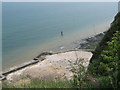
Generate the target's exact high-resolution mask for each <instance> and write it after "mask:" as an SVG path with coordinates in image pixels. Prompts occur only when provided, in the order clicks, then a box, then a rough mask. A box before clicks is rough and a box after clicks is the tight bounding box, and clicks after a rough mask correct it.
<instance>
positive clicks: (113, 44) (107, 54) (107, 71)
mask: <svg viewBox="0 0 120 90" xmlns="http://www.w3.org/2000/svg"><path fill="white" fill-rule="evenodd" d="M107 44H108V47H107V48H106V50H103V51H102V52H101V61H99V62H93V63H92V65H91V66H90V68H89V70H90V71H91V72H92V74H96V75H100V76H101V77H102V76H105V77H104V78H101V77H100V81H101V87H109V88H111V87H112V88H117V87H118V86H119V83H120V78H118V75H120V58H119V57H120V56H119V55H120V53H119V51H120V31H116V33H115V34H113V37H112V40H111V41H109V42H107ZM106 82H107V84H106Z"/></svg>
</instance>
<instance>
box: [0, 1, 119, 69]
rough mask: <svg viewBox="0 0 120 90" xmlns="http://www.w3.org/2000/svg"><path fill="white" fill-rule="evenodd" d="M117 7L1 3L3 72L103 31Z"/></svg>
mask: <svg viewBox="0 0 120 90" xmlns="http://www.w3.org/2000/svg"><path fill="white" fill-rule="evenodd" d="M117 5H118V3H117V2H3V3H2V69H3V71H4V70H7V69H10V68H11V67H14V66H16V65H18V64H22V63H24V62H27V61H30V60H32V59H33V58H34V57H36V56H37V55H39V54H40V53H41V52H44V51H51V52H56V51H60V50H70V49H73V47H74V45H73V44H72V43H74V42H76V41H78V40H80V39H82V38H85V37H89V36H91V35H95V34H96V33H100V32H103V31H105V30H107V29H108V28H109V27H110V23H111V22H112V21H113V20H114V16H115V15H116V14H117V12H118V6H117ZM61 32H62V33H63V35H61ZM72 45H73V46H72Z"/></svg>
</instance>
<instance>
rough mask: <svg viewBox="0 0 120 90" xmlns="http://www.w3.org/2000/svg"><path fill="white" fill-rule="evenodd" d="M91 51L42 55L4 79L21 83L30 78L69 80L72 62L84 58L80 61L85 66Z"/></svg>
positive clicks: (13, 82) (26, 81)
mask: <svg viewBox="0 0 120 90" xmlns="http://www.w3.org/2000/svg"><path fill="white" fill-rule="evenodd" d="M91 57H92V53H91V52H86V51H82V50H78V51H68V52H61V53H56V54H53V55H46V56H44V58H45V59H44V60H43V61H40V62H38V63H37V64H34V65H31V66H28V67H26V68H23V69H21V70H18V71H16V72H13V73H11V74H8V75H7V77H6V79H7V82H8V83H11V84H23V82H24V83H28V82H30V81H31V80H32V79H40V80H48V81H51V80H58V79H59V80H70V79H72V75H73V73H72V72H71V71H70V70H71V68H72V66H71V65H73V63H75V62H76V60H78V59H84V60H83V63H81V64H82V65H83V66H84V67H85V68H87V66H88V65H89V60H90V58H91Z"/></svg>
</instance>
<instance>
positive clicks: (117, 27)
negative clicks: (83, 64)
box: [90, 12, 120, 62]
mask: <svg viewBox="0 0 120 90" xmlns="http://www.w3.org/2000/svg"><path fill="white" fill-rule="evenodd" d="M116 31H120V12H119V13H118V14H117V15H116V16H115V19H114V21H113V23H112V24H111V27H110V29H109V30H108V31H107V32H106V34H105V36H104V37H103V39H102V40H101V42H100V43H99V45H98V46H97V47H96V49H95V51H94V53H93V56H92V58H91V60H90V61H91V62H94V61H96V62H100V61H101V60H102V59H101V58H102V57H101V54H102V52H103V50H106V49H107V47H108V44H107V42H110V41H111V40H112V37H113V35H114V33H116ZM112 43H114V42H112ZM116 45H117V44H116ZM119 53H120V51H119Z"/></svg>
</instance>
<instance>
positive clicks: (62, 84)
mask: <svg viewBox="0 0 120 90" xmlns="http://www.w3.org/2000/svg"><path fill="white" fill-rule="evenodd" d="M70 87H71V84H70V82H69V81H55V82H53V81H52V82H48V81H40V80H32V81H31V82H30V83H29V84H23V85H10V84H7V83H3V89H4V88H70Z"/></svg>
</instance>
